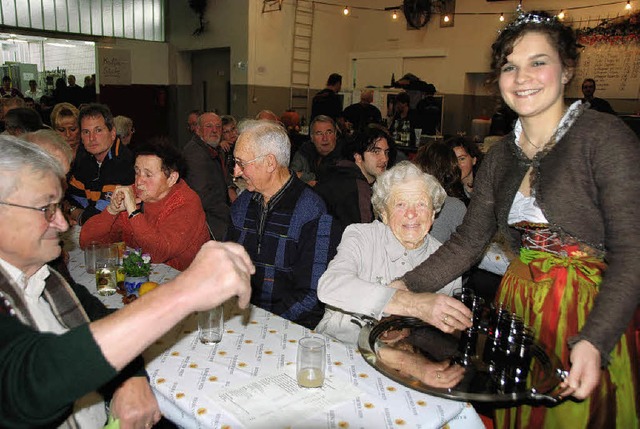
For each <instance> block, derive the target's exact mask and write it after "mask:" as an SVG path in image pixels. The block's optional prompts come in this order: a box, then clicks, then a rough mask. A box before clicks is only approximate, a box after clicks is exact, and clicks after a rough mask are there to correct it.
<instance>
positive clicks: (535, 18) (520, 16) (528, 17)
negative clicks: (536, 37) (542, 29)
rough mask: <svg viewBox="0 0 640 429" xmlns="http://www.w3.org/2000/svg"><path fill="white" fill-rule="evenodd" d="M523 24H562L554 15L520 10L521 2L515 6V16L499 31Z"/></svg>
mask: <svg viewBox="0 0 640 429" xmlns="http://www.w3.org/2000/svg"><path fill="white" fill-rule="evenodd" d="M525 24H540V25H549V26H556V25H562V23H561V22H560V20H558V18H557V17H555V16H551V17H549V16H544V15H539V14H537V13H533V12H525V11H523V10H522V4H519V5H518V7H517V8H516V18H515V19H514V20H513V21H511V22H510V23H509V24H508V25H507V26H506V27H505V28H503V29H502V30H501V31H499V32H502V31H504V30H509V29H513V28H517V27H520V26H521V25H525Z"/></svg>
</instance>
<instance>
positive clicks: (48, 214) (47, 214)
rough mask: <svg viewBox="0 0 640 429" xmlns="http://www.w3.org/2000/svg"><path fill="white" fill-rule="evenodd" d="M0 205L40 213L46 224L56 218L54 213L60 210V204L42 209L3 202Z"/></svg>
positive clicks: (52, 204) (49, 205) (53, 204)
mask: <svg viewBox="0 0 640 429" xmlns="http://www.w3.org/2000/svg"><path fill="white" fill-rule="evenodd" d="M0 204H3V205H5V206H11V207H20V208H21V209H29V210H37V211H39V212H42V214H43V215H44V219H45V220H46V221H47V222H51V221H52V220H53V218H54V217H55V216H56V212H57V211H58V209H59V208H60V204H61V203H51V204H48V205H46V206H44V207H30V206H23V205H20V204H14V203H6V202H4V201H0Z"/></svg>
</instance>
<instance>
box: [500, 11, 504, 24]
mask: <svg viewBox="0 0 640 429" xmlns="http://www.w3.org/2000/svg"><path fill="white" fill-rule="evenodd" d="M500 22H504V13H502V12H500Z"/></svg>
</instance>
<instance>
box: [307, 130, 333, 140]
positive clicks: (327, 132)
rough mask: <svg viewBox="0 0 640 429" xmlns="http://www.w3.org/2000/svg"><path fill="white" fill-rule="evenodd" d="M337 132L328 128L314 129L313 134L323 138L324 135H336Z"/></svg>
mask: <svg viewBox="0 0 640 429" xmlns="http://www.w3.org/2000/svg"><path fill="white" fill-rule="evenodd" d="M335 133H336V132H335V131H334V130H327V131H324V132H322V131H314V132H313V135H314V136H316V137H319V138H322V136H325V137H331V136H332V135H334V134H335Z"/></svg>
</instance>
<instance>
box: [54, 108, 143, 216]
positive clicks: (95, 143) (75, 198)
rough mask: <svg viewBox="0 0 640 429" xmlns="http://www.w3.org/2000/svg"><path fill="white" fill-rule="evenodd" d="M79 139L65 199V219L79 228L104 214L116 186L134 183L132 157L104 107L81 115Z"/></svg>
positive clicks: (82, 112) (82, 111)
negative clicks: (66, 210) (79, 142)
mask: <svg viewBox="0 0 640 429" xmlns="http://www.w3.org/2000/svg"><path fill="white" fill-rule="evenodd" d="M78 122H79V123H80V136H81V138H82V145H80V146H79V147H78V150H77V152H76V159H75V161H74V163H73V166H72V167H71V172H70V176H69V187H68V189H67V195H66V199H67V201H68V202H69V208H68V212H67V215H68V219H69V221H70V222H71V223H72V224H79V225H82V224H83V223H84V222H86V221H87V219H89V218H90V217H91V216H94V215H96V214H98V213H100V212H101V211H102V210H104V209H105V208H106V207H107V206H108V205H109V202H110V201H111V194H112V192H113V191H114V190H115V188H116V185H125V186H126V185H131V184H133V180H134V169H133V165H134V162H135V159H134V157H133V153H132V152H131V151H130V150H129V149H128V148H127V147H126V146H125V145H123V144H121V142H120V139H118V138H117V137H116V128H115V126H114V125H113V115H112V114H111V111H110V110H109V108H108V107H107V106H106V105H104V104H97V103H94V104H89V105H88V106H86V107H84V108H83V109H82V110H81V111H80V115H79V117H78Z"/></svg>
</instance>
